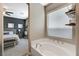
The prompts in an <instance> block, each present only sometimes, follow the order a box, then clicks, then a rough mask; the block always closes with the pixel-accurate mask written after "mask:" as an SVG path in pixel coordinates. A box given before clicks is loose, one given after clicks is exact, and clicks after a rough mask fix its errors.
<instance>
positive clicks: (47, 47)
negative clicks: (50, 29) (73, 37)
mask: <svg viewBox="0 0 79 59" xmlns="http://www.w3.org/2000/svg"><path fill="white" fill-rule="evenodd" d="M32 48H33V49H34V50H36V51H37V52H38V53H39V54H41V55H42V56H75V52H76V49H75V45H72V44H69V43H65V42H63V43H62V42H61V41H60V42H58V41H56V40H55V41H53V40H51V39H48V38H43V39H38V40H34V41H32Z"/></svg>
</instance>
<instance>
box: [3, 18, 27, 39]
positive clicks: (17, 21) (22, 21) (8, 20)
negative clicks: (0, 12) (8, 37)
mask: <svg viewBox="0 0 79 59" xmlns="http://www.w3.org/2000/svg"><path fill="white" fill-rule="evenodd" d="M8 23H14V28H8ZM18 24H23V28H20V30H21V31H20V32H18V29H19V28H18ZM13 29H15V30H16V34H18V35H19V37H20V38H23V37H24V30H25V19H18V18H11V17H6V16H4V31H7V30H13Z"/></svg>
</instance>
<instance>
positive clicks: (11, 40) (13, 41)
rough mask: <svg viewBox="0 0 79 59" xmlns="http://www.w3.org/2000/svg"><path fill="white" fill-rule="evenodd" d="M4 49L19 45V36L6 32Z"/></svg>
mask: <svg viewBox="0 0 79 59" xmlns="http://www.w3.org/2000/svg"><path fill="white" fill-rule="evenodd" d="M3 38H4V49H6V48H9V47H13V46H15V45H17V44H18V43H19V41H20V39H19V37H18V35H17V34H15V33H14V32H13V31H4V36H3Z"/></svg>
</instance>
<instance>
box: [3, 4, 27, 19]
mask: <svg viewBox="0 0 79 59" xmlns="http://www.w3.org/2000/svg"><path fill="white" fill-rule="evenodd" d="M4 8H5V11H9V12H13V14H12V15H11V16H9V15H6V14H5V13H4V16H8V17H14V18H20V19H25V18H27V17H28V5H27V4H26V3H4Z"/></svg>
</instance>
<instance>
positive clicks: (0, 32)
mask: <svg viewBox="0 0 79 59" xmlns="http://www.w3.org/2000/svg"><path fill="white" fill-rule="evenodd" d="M2 12H3V8H2V4H0V56H1V55H2V50H3V49H2V39H3V36H2V35H3V15H2Z"/></svg>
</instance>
